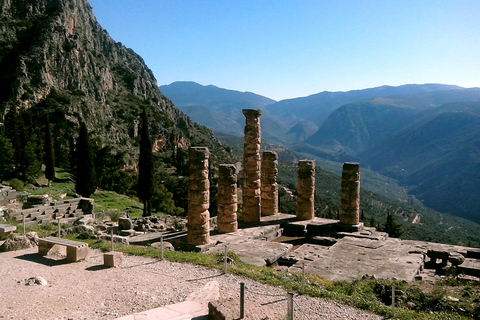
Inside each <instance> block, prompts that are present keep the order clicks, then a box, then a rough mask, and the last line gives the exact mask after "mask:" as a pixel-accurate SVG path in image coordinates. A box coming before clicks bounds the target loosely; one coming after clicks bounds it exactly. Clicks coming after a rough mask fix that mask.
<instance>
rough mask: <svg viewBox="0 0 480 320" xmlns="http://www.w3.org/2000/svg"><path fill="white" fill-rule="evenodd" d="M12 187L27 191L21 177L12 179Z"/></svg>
mask: <svg viewBox="0 0 480 320" xmlns="http://www.w3.org/2000/svg"><path fill="white" fill-rule="evenodd" d="M9 184H10V187H12V188H13V189H15V190H17V191H25V184H24V183H23V181H22V180H19V179H12V180H10V183H9Z"/></svg>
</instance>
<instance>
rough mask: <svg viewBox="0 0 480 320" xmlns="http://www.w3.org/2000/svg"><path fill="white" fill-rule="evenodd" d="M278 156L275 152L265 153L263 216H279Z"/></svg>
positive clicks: (262, 183)
mask: <svg viewBox="0 0 480 320" xmlns="http://www.w3.org/2000/svg"><path fill="white" fill-rule="evenodd" d="M277 166H278V155H277V153H276V152H274V151H265V152H263V155H262V179H261V187H260V190H261V191H262V193H261V195H262V201H261V208H262V216H271V215H274V214H278V184H277V175H278V168H277Z"/></svg>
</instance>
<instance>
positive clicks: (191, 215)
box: [187, 147, 210, 245]
mask: <svg viewBox="0 0 480 320" xmlns="http://www.w3.org/2000/svg"><path fill="white" fill-rule="evenodd" d="M208 157H209V152H208V148H201V147H195V148H190V149H189V185H188V226H187V228H188V229H187V242H188V243H190V244H195V245H200V244H207V243H208V242H209V241H210V221H209V220H210V213H209V212H208V208H209V206H210V191H209V189H210V182H209V180H208Z"/></svg>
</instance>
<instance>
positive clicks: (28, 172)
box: [16, 116, 41, 181]
mask: <svg viewBox="0 0 480 320" xmlns="http://www.w3.org/2000/svg"><path fill="white" fill-rule="evenodd" d="M19 118H20V121H19V124H20V125H21V129H20V145H19V146H18V149H20V150H19V153H18V156H19V158H18V160H17V161H18V174H19V176H20V178H21V179H22V180H23V181H34V180H35V178H36V177H37V176H38V175H39V173H40V168H41V163H40V161H38V151H37V150H36V145H37V141H36V140H37V137H36V135H35V134H33V135H31V136H29V135H28V132H27V130H26V129H25V126H24V125H23V121H21V116H19ZM16 149H17V148H16Z"/></svg>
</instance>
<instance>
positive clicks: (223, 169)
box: [218, 164, 237, 176]
mask: <svg viewBox="0 0 480 320" xmlns="http://www.w3.org/2000/svg"><path fill="white" fill-rule="evenodd" d="M218 172H219V175H229V176H230V175H233V174H236V173H237V167H235V165H234V164H221V165H219V166H218Z"/></svg>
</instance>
